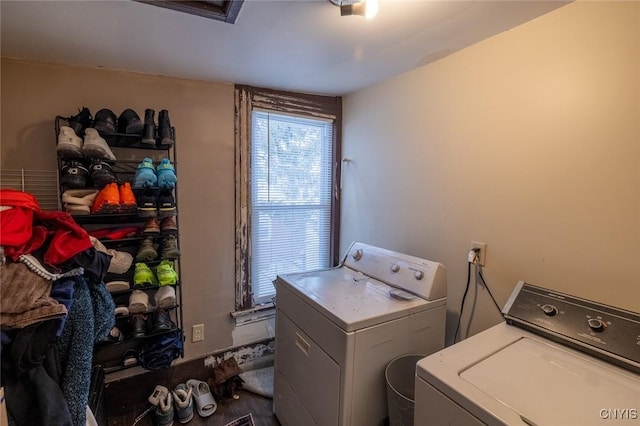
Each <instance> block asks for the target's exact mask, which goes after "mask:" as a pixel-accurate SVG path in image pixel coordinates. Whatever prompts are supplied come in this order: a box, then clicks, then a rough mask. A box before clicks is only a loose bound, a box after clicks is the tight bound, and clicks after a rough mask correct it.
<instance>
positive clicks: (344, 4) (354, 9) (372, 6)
mask: <svg viewBox="0 0 640 426" xmlns="http://www.w3.org/2000/svg"><path fill="white" fill-rule="evenodd" d="M329 1H330V2H331V4H333V5H334V6H338V7H339V8H340V16H350V15H360V16H364V17H365V18H367V19H371V18H373V17H374V16H376V13H378V0H360V1H358V0H329Z"/></svg>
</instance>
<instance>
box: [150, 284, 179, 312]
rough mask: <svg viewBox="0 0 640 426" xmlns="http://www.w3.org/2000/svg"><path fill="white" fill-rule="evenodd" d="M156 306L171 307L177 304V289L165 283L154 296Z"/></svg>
mask: <svg viewBox="0 0 640 426" xmlns="http://www.w3.org/2000/svg"><path fill="white" fill-rule="evenodd" d="M154 299H155V301H156V307H158V308H171V307H173V306H175V305H176V289H175V288H173V286H170V285H164V286H162V287H160V288H159V289H158V291H156V294H155V296H154Z"/></svg>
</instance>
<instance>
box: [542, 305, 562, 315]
mask: <svg viewBox="0 0 640 426" xmlns="http://www.w3.org/2000/svg"><path fill="white" fill-rule="evenodd" d="M541 309H542V312H544V314H545V315H547V316H550V317H552V316H554V315H555V314H557V313H558V308H556V307H555V306H553V305H543V306H542V308H541Z"/></svg>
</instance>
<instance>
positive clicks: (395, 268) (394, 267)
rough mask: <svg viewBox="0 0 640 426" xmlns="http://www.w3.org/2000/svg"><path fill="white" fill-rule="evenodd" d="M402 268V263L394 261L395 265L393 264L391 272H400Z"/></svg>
mask: <svg viewBox="0 0 640 426" xmlns="http://www.w3.org/2000/svg"><path fill="white" fill-rule="evenodd" d="M399 270H400V265H398V264H397V263H394V264H393V265H391V272H398V271H399Z"/></svg>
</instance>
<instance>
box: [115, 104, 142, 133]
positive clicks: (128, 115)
mask: <svg viewBox="0 0 640 426" xmlns="http://www.w3.org/2000/svg"><path fill="white" fill-rule="evenodd" d="M142 128H143V124H142V121H140V117H138V114H136V112H135V111H134V110H132V109H129V108H127V109H125V110H124V111H122V114H120V117H118V133H129V134H142Z"/></svg>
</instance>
